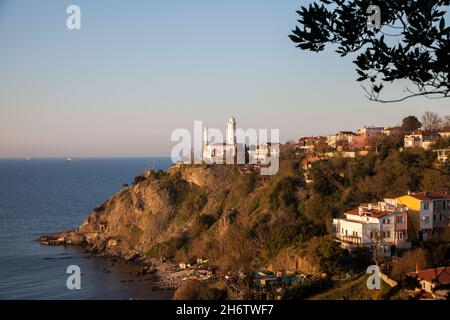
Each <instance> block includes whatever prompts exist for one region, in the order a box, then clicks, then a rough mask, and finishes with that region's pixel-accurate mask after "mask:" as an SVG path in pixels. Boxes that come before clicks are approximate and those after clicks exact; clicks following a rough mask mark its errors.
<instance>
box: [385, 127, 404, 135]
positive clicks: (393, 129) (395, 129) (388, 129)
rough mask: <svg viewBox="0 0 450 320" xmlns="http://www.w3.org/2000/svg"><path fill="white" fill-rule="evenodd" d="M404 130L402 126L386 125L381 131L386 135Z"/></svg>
mask: <svg viewBox="0 0 450 320" xmlns="http://www.w3.org/2000/svg"><path fill="white" fill-rule="evenodd" d="M400 132H402V127H399V126H397V127H388V126H386V127H384V129H383V131H382V132H381V133H382V134H384V135H385V136H390V135H391V134H395V133H400Z"/></svg>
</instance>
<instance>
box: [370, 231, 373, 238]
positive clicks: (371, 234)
mask: <svg viewBox="0 0 450 320" xmlns="http://www.w3.org/2000/svg"><path fill="white" fill-rule="evenodd" d="M370 238H371V239H373V231H370Z"/></svg>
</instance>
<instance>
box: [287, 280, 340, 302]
mask: <svg viewBox="0 0 450 320" xmlns="http://www.w3.org/2000/svg"><path fill="white" fill-rule="evenodd" d="M332 285H333V281H331V280H329V279H304V280H303V281H302V282H301V283H300V284H297V285H294V286H292V287H290V288H288V289H286V291H285V294H284V299H286V300H300V299H305V298H307V297H309V296H311V295H313V294H316V293H319V292H321V291H323V290H325V289H328V288H331V287H332Z"/></svg>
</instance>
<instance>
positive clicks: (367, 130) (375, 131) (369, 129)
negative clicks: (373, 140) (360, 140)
mask: <svg viewBox="0 0 450 320" xmlns="http://www.w3.org/2000/svg"><path fill="white" fill-rule="evenodd" d="M384 129H385V128H384V127H375V126H364V127H362V128H360V129H358V131H357V133H358V135H359V136H365V137H366V138H370V137H373V136H378V135H381V133H382V132H383V130H384Z"/></svg>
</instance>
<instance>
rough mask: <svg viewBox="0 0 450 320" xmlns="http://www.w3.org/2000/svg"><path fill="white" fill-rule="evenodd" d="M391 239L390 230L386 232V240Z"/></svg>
mask: <svg viewBox="0 0 450 320" xmlns="http://www.w3.org/2000/svg"><path fill="white" fill-rule="evenodd" d="M390 237H391V232H390V231H389V230H388V231H386V238H390Z"/></svg>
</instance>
